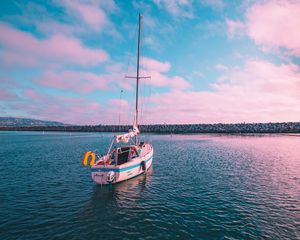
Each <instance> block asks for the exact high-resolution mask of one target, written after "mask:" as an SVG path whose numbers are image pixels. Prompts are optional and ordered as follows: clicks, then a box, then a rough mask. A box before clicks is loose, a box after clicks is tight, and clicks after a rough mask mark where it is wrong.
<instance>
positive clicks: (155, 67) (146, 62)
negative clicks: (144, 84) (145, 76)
mask: <svg viewBox="0 0 300 240" xmlns="http://www.w3.org/2000/svg"><path fill="white" fill-rule="evenodd" d="M141 62H142V66H143V67H144V68H145V69H146V70H150V71H158V72H168V71H169V70H170V68H171V64H170V63H169V62H160V61H157V60H155V59H152V58H146V57H144V58H143V59H142V61H141Z"/></svg>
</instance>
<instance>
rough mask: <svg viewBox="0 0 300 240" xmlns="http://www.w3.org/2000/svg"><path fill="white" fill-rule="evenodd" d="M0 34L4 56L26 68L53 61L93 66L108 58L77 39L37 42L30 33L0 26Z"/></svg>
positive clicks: (53, 37) (65, 38) (54, 37)
mask: <svg viewBox="0 0 300 240" xmlns="http://www.w3.org/2000/svg"><path fill="white" fill-rule="evenodd" d="M0 32H1V35H0V44H1V45H2V46H3V47H4V52H5V54H6V55H4V56H7V55H8V56H10V60H12V61H16V62H17V63H19V64H20V63H21V62H23V64H24V65H26V64H27V62H29V65H33V64H40V63H41V62H45V61H48V62H49V61H50V62H51V63H55V64H58V63H64V64H78V65H83V66H91V65H97V64H99V63H101V62H103V61H106V60H107V59H108V55H107V54H106V53H105V52H104V51H102V50H98V49H91V48H87V47H85V46H83V45H82V43H81V42H80V41H79V40H78V39H76V38H72V37H66V36H64V35H61V34H58V35H54V36H52V37H51V38H48V39H37V38H36V37H34V36H33V35H31V34H30V33H27V32H23V31H20V30H16V29H14V28H12V27H10V26H8V25H5V24H0ZM2 56H3V55H2ZM4 60H5V59H4Z"/></svg>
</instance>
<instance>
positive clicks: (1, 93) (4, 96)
mask: <svg viewBox="0 0 300 240" xmlns="http://www.w3.org/2000/svg"><path fill="white" fill-rule="evenodd" d="M16 98H17V95H16V94H15V93H13V92H11V91H9V90H6V89H2V88H0V100H4V101H8V100H13V99H16Z"/></svg>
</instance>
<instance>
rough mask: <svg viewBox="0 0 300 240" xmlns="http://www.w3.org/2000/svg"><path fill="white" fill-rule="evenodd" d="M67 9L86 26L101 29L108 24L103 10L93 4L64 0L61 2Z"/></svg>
mask: <svg viewBox="0 0 300 240" xmlns="http://www.w3.org/2000/svg"><path fill="white" fill-rule="evenodd" d="M63 3H64V4H65V6H66V7H67V9H69V10H70V11H71V12H74V15H75V16H79V17H80V18H81V19H82V20H83V21H84V22H85V23H86V24H87V25H88V26H90V27H92V28H94V29H95V30H100V29H102V28H103V27H104V26H105V25H106V24H108V19H107V17H106V14H105V12H104V11H103V10H102V9H101V8H99V7H98V6H97V5H94V4H87V3H85V4H83V3H82V2H79V1H74V0H72V1H71V0H66V1H64V2H63Z"/></svg>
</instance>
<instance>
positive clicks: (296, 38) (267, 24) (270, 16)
mask: <svg viewBox="0 0 300 240" xmlns="http://www.w3.org/2000/svg"><path fill="white" fill-rule="evenodd" d="M246 16H247V28H248V30H247V31H248V34H249V36H250V37H251V38H252V39H253V40H254V41H255V43H257V44H258V45H261V46H263V47H267V48H280V47H283V48H286V49H288V50H289V51H290V53H291V54H293V55H296V56H300V31H299V26H300V2H299V1H292V0H287V1H282V0H269V1H263V2H261V3H257V4H255V5H254V6H252V7H251V8H250V9H249V10H248V11H247V14H246Z"/></svg>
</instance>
